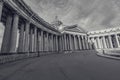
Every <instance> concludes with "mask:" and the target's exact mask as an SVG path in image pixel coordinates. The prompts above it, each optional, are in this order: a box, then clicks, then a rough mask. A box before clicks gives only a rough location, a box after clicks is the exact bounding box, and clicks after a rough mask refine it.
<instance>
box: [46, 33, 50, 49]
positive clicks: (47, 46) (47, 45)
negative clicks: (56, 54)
mask: <svg viewBox="0 0 120 80" xmlns="http://www.w3.org/2000/svg"><path fill="white" fill-rule="evenodd" d="M48 39H49V38H48V33H47V32H46V51H49V43H48Z"/></svg>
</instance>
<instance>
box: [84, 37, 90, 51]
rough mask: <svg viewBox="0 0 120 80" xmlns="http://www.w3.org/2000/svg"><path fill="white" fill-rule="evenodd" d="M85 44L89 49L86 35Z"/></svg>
mask: <svg viewBox="0 0 120 80" xmlns="http://www.w3.org/2000/svg"><path fill="white" fill-rule="evenodd" d="M85 44H86V49H89V48H88V39H87V36H85Z"/></svg>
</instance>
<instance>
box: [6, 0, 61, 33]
mask: <svg viewBox="0 0 120 80" xmlns="http://www.w3.org/2000/svg"><path fill="white" fill-rule="evenodd" d="M11 1H12V3H15V5H17V6H18V7H19V8H20V9H21V10H22V11H23V12H24V13H25V14H27V16H29V17H30V18H31V19H32V20H34V21H36V22H37V23H39V24H41V25H43V26H44V27H46V28H47V29H50V30H52V31H55V32H57V33H59V31H58V30H56V29H55V28H53V27H52V25H51V24H49V23H48V22H46V21H45V20H44V19H42V18H41V17H40V16H39V15H38V14H36V13H35V12H34V11H33V10H32V9H31V7H30V6H28V5H27V4H26V3H25V2H24V1H23V0H4V2H7V3H8V4H10V2H11Z"/></svg>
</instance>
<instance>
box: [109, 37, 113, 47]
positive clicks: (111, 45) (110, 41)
mask: <svg viewBox="0 0 120 80" xmlns="http://www.w3.org/2000/svg"><path fill="white" fill-rule="evenodd" d="M108 38H109V44H110V48H113V44H112V40H111V35H109V36H108Z"/></svg>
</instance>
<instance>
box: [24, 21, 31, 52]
mask: <svg viewBox="0 0 120 80" xmlns="http://www.w3.org/2000/svg"><path fill="white" fill-rule="evenodd" d="M29 30H30V22H26V25H25V43H24V46H25V50H24V51H25V52H29Z"/></svg>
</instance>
